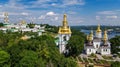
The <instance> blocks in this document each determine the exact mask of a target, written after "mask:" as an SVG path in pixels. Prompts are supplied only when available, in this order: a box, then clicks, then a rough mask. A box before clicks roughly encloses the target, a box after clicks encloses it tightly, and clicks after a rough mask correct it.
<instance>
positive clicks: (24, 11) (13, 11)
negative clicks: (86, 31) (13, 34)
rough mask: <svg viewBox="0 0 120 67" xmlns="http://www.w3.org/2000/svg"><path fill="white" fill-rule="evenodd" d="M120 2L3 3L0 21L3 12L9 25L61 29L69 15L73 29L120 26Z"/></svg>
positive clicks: (32, 0) (4, 0) (21, 0)
mask: <svg viewBox="0 0 120 67" xmlns="http://www.w3.org/2000/svg"><path fill="white" fill-rule="evenodd" d="M119 3H120V0H116V1H115V0H92V1H89V0H70V1H69V0H1V1H0V9H1V10H0V22H3V18H4V15H3V13H4V12H8V14H9V22H10V23H18V22H19V21H20V20H26V22H31V21H33V22H34V23H37V24H49V25H55V26H60V25H61V24H62V20H63V14H67V20H68V24H69V25H70V26H91V25H98V24H100V25H106V26H120V8H119Z"/></svg>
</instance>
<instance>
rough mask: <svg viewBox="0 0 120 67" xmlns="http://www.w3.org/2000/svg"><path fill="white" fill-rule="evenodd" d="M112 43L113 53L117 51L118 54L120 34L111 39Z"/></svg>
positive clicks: (119, 50)
mask: <svg viewBox="0 0 120 67" xmlns="http://www.w3.org/2000/svg"><path fill="white" fill-rule="evenodd" d="M110 43H111V51H112V53H116V54H118V52H120V48H119V47H120V36H116V37H114V38H111V39H110Z"/></svg>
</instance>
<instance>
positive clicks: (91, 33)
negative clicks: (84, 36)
mask: <svg viewBox="0 0 120 67" xmlns="http://www.w3.org/2000/svg"><path fill="white" fill-rule="evenodd" d="M88 40H89V41H92V40H93V31H92V30H91V32H90V34H89V35H88Z"/></svg>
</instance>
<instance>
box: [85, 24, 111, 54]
mask: <svg viewBox="0 0 120 67" xmlns="http://www.w3.org/2000/svg"><path fill="white" fill-rule="evenodd" d="M84 50H85V53H86V54H87V55H90V54H92V53H94V54H101V55H109V54H111V46H110V42H109V40H108V36H107V31H106V30H105V31H104V35H103V36H102V31H101V29H100V25H98V27H97V30H96V33H95V36H94V35H93V31H91V32H90V34H89V35H87V41H86V42H85V44H84Z"/></svg>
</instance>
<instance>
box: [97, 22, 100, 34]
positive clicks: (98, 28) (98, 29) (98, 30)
mask: <svg viewBox="0 0 120 67" xmlns="http://www.w3.org/2000/svg"><path fill="white" fill-rule="evenodd" d="M96 32H97V33H99V32H101V29H100V24H98V27H97V30H96Z"/></svg>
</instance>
